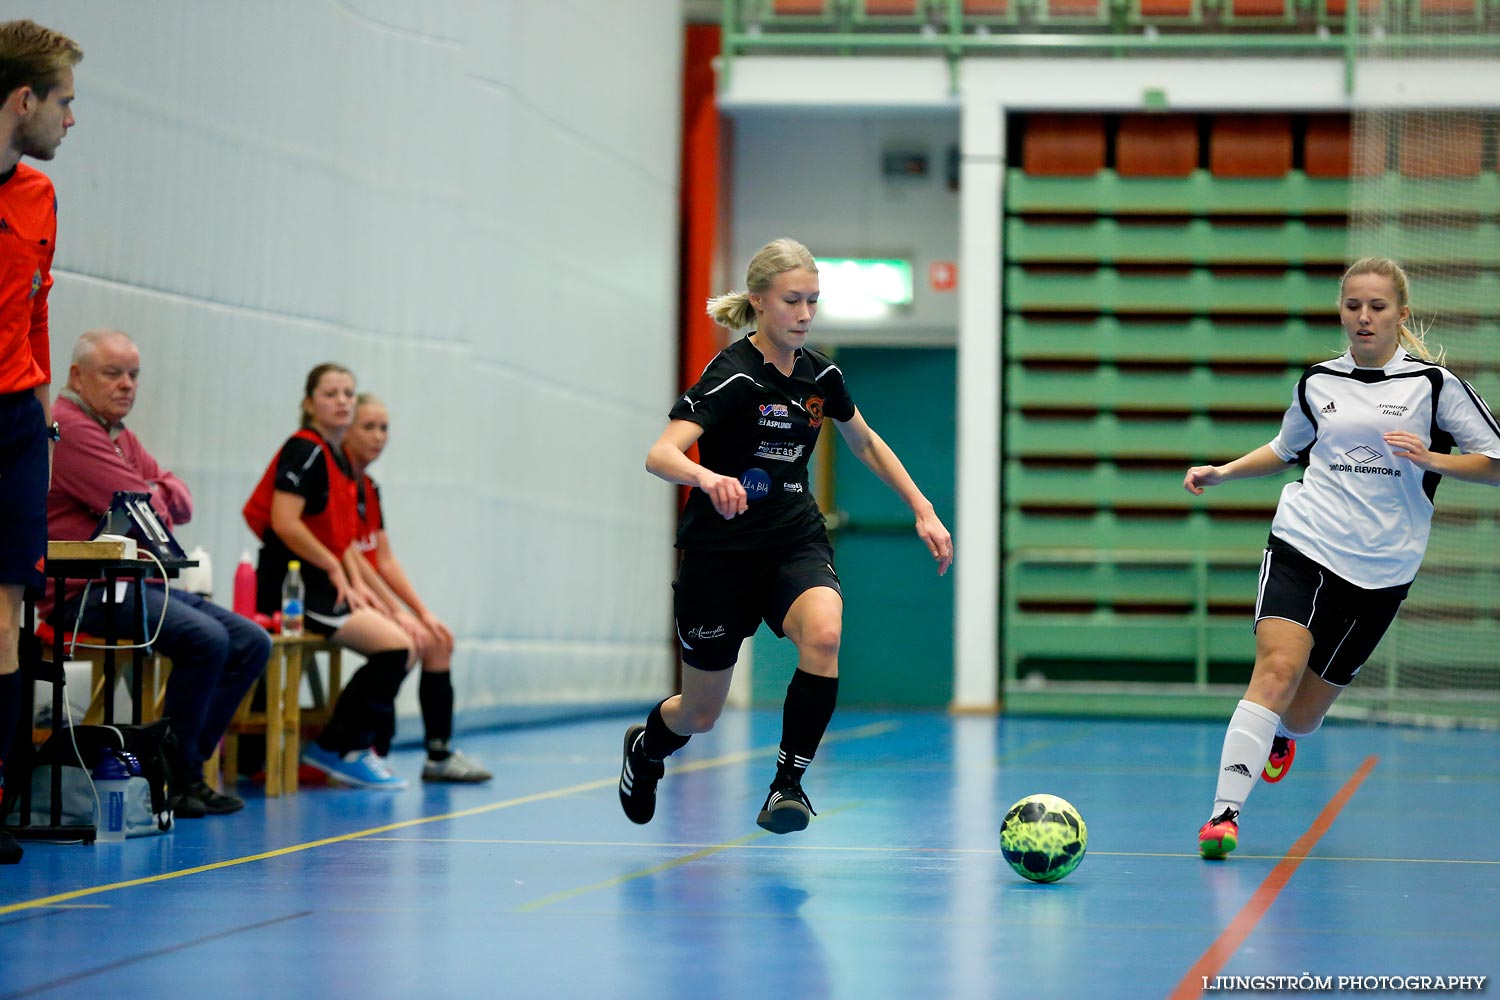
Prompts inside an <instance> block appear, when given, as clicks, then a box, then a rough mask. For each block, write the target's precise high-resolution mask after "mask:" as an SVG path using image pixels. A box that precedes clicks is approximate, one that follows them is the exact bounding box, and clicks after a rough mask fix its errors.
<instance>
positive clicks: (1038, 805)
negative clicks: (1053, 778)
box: [1000, 794, 1089, 882]
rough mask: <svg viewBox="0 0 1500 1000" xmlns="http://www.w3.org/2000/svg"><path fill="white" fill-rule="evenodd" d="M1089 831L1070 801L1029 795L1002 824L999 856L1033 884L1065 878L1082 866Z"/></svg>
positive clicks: (1048, 796)
mask: <svg viewBox="0 0 1500 1000" xmlns="http://www.w3.org/2000/svg"><path fill="white" fill-rule="evenodd" d="M1088 846H1089V828H1088V827H1087V826H1086V825H1084V822H1083V817H1082V816H1081V815H1079V813H1078V810H1077V809H1074V808H1073V805H1072V803H1070V802H1069V801H1068V800H1067V799H1061V798H1058V797H1057V796H1056V795H1046V794H1038V795H1028V796H1026V797H1025V798H1024V799H1022V800H1021V801H1020V802H1017V803H1016V804H1015V805H1013V806H1011V807H1010V810H1009V811H1008V812H1007V813H1006V814H1005V822H1003V823H1001V824H1000V853H1001V854H1003V855H1004V856H1005V863H1006V864H1008V865H1010V866H1011V867H1012V868H1014V869H1015V872H1016V874H1017V875H1019V876H1021V877H1022V878H1024V879H1030V880H1031V881H1033V882H1056V881H1057V880H1058V879H1061V878H1066V877H1067V876H1068V875H1069V874H1071V873H1072V871H1073V869H1074V868H1077V867H1078V866H1079V865H1080V864H1081V863H1082V862H1083V852H1084V851H1085V850H1086V849H1087V848H1088Z"/></svg>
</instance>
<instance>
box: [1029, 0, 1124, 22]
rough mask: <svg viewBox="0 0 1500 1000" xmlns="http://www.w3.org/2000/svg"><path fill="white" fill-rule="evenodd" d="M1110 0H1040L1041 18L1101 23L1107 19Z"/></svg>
mask: <svg viewBox="0 0 1500 1000" xmlns="http://www.w3.org/2000/svg"><path fill="white" fill-rule="evenodd" d="M1110 9H1111V4H1110V0H1042V2H1041V4H1040V10H1041V12H1042V14H1043V16H1042V20H1046V21H1077V22H1082V23H1089V24H1093V23H1099V24H1102V23H1104V22H1105V21H1108V20H1109V16H1110Z"/></svg>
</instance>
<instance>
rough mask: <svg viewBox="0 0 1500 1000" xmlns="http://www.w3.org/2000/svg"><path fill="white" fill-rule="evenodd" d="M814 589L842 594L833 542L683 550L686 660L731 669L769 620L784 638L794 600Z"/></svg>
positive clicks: (676, 592) (676, 606)
mask: <svg viewBox="0 0 1500 1000" xmlns="http://www.w3.org/2000/svg"><path fill="white" fill-rule="evenodd" d="M814 587H830V588H832V589H833V590H835V591H838V592H839V594H841V595H842V593H843V591H842V590H841V589H840V588H839V576H838V572H837V571H836V570H835V569H834V568H833V546H831V545H829V544H828V543H827V542H826V541H816V542H809V543H807V544H804V545H799V546H797V547H795V548H792V549H790V550H781V551H771V552H764V551H759V550H757V551H751V552H717V551H710V552H705V551H701V550H694V549H688V550H686V551H684V552H683V554H682V563H681V565H680V566H679V567H678V569H677V579H676V580H674V581H672V593H673V597H672V608H673V613H674V614H675V615H676V618H677V639H678V642H680V643H681V644H682V662H684V663H686V664H687V665H688V666H690V667H697V668H698V669H699V670H728V669H729V668H730V667H732V666H734V663H735V660H737V659H738V658H739V655H740V644H741V643H742V642H744V641H745V639H746V638H748V637H749V636H752V635H754V634H755V630H756V629H757V628H759V627H760V623H761V622H762V621H764V622H765V623H766V624H767V625H769V626H771V630H772V631H773V632H775V633H776V634H777V635H778V636H785V635H786V633H785V632H783V631H782V622H783V621H784V620H785V619H786V613H787V611H789V610H790V609H791V607H792V603H793V602H794V601H796V600H797V598H798V597H800V596H802V594H804V593H805V592H807V591H809V590H811V589H813V588H814Z"/></svg>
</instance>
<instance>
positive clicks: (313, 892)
mask: <svg viewBox="0 0 1500 1000" xmlns="http://www.w3.org/2000/svg"><path fill="white" fill-rule="evenodd" d="M629 721H632V720H629V719H625V718H621V719H611V720H595V721H589V722H581V723H573V724H566V725H556V726H550V727H542V728H529V729H514V730H502V731H496V732H490V733H481V734H470V735H468V736H467V737H466V738H463V739H461V740H460V741H459V742H460V744H461V745H462V747H463V748H464V750H465V751H466V752H468V753H469V754H471V755H472V756H476V757H479V758H481V759H483V760H484V761H486V762H487V763H488V764H490V765H491V766H492V768H493V769H494V770H495V771H496V772H497V774H498V777H497V778H496V780H495V781H494V782H492V783H491V784H489V785H487V786H479V787H452V786H438V787H423V786H421V785H420V783H419V782H416V781H414V782H413V787H412V788H411V789H409V790H408V791H406V792H404V793H399V794H394V795H392V794H383V793H377V792H357V791H349V790H337V789H328V788H322V789H311V790H305V791H303V792H302V793H301V794H300V795H297V796H293V797H287V798H282V799H273V800H267V799H264V798H262V797H260V796H259V794H258V792H254V791H246V790H245V789H241V791H242V792H243V793H244V794H247V795H250V796H252V797H250V799H249V805H248V807H247V808H246V809H245V811H244V812H243V813H240V814H238V815H235V816H229V817H211V818H209V819H205V820H196V821H192V820H190V821H182V822H180V823H179V826H178V830H177V831H176V832H175V833H173V834H172V835H169V836H164V837H156V838H148V839H143V840H132V841H129V842H127V843H125V844H123V845H118V846H107V847H106V846H95V847H83V846H77V845H54V844H42V843H29V844H27V845H26V857H25V858H24V859H23V860H22V862H21V863H20V864H19V865H16V866H11V867H7V868H0V1000H13V998H21V997H28V998H29V997H38V998H64V997H68V998H71V997H90V996H98V997H104V998H109V1000H137V998H140V1000H145V998H152V1000H155V998H159V997H163V996H179V997H180V996H192V997H197V996H202V997H206V998H216V1000H238V998H255V1000H267V998H274V1000H293V998H303V997H306V998H318V1000H342V998H361V1000H382V998H402V1000H408V998H427V997H434V998H443V1000H446V998H453V1000H461V998H470V997H476V998H477V997H483V998H496V1000H503V998H508V997H517V998H523V997H524V998H548V1000H550V998H573V997H579V998H584V997H586V998H590V1000H614V998H642V1000H677V998H681V1000H707V998H740V997H744V998H750V997H755V998H762V997H767V996H773V997H774V996H785V997H792V998H798V1000H802V998H806V1000H817V998H824V997H829V998H834V997H836V998H848V1000H871V998H887V997H899V998H907V997H910V998H929V997H931V998H950V997H951V998H975V1000H981V998H982V1000H995V998H1005V997H1026V998H1052V997H1068V998H1073V997H1077V998H1084V997H1090V998H1091V997H1102V998H1115V997H1123V998H1132V997H1191V996H1199V995H1200V994H1201V995H1205V996H1208V995H1213V994H1216V993H1219V992H1223V991H1222V990H1219V989H1214V988H1212V987H1214V986H1226V987H1228V986H1233V985H1234V984H1235V983H1236V980H1235V979H1234V978H1231V977H1252V976H1289V977H1296V976H1302V975H1303V974H1304V973H1306V974H1310V975H1311V976H1313V977H1330V980H1331V981H1333V982H1334V988H1333V989H1332V990H1330V991H1325V992H1324V993H1322V994H1321V995H1330V994H1332V993H1340V992H1345V991H1347V992H1354V991H1353V990H1352V989H1346V990H1339V989H1338V988H1337V982H1336V980H1337V977H1340V976H1346V977H1359V978H1360V979H1364V978H1365V977H1381V976H1385V977H1406V976H1414V977H1421V976H1428V977H1439V976H1441V977H1450V976H1487V977H1493V976H1495V975H1497V974H1500V931H1497V929H1496V928H1497V926H1500V838H1496V837H1494V836H1492V834H1493V832H1494V831H1493V830H1492V829H1491V827H1490V824H1491V823H1493V822H1495V820H1496V817H1497V815H1500V752H1497V751H1500V736H1497V735H1496V734H1494V733H1484V732H1474V731H1449V732H1443V731H1433V730H1421V729H1404V728H1386V727H1375V726H1363V725H1338V724H1335V723H1330V724H1328V725H1326V726H1325V727H1324V728H1323V730H1322V731H1321V732H1319V733H1318V734H1317V735H1316V736H1315V737H1313V738H1311V739H1309V740H1307V741H1305V742H1304V743H1303V744H1302V745H1300V746H1299V753H1298V757H1297V761H1296V764H1295V766H1294V767H1293V770H1292V773H1291V775H1290V776H1289V777H1288V779H1287V780H1286V781H1284V782H1282V783H1281V784H1279V785H1266V784H1261V785H1260V786H1259V787H1258V788H1257V789H1256V791H1255V793H1254V795H1253V796H1252V797H1251V799H1250V802H1249V804H1248V808H1247V810H1246V813H1245V816H1244V817H1243V822H1242V823H1241V840H1240V849H1239V851H1238V852H1237V853H1236V854H1235V855H1234V856H1233V857H1232V858H1231V859H1230V860H1229V861H1227V862H1223V863H1208V862H1204V861H1201V860H1199V858H1198V857H1197V854H1196V836H1195V835H1196V831H1197V828H1198V826H1199V824H1201V823H1202V822H1203V821H1204V819H1205V818H1206V813H1207V810H1208V807H1209V804H1210V802H1209V800H1210V798H1211V792H1212V786H1213V780H1214V773H1215V771H1216V770H1217V766H1218V755H1219V744H1220V740H1221V737H1222V732H1223V726H1222V724H1221V723H1198V722H1134V721H1101V720H1089V719H1042V718H1019V719H1010V718H1000V719H994V718H949V717H946V716H943V715H940V714H902V713H872V712H854V711H843V712H840V713H839V714H838V716H836V717H835V719H834V724H833V727H832V729H831V731H830V735H829V738H828V740H827V742H825V744H824V746H823V748H822V750H821V751H820V753H819V755H818V759H817V760H816V761H815V762H814V764H813V767H812V769H811V771H810V772H809V776H808V779H807V782H806V788H807V790H808V794H809V795H810V796H811V798H812V801H813V804H814V806H815V807H816V808H817V809H819V810H820V814H819V816H818V818H817V819H815V820H814V821H813V824H812V826H811V827H810V828H809V829H808V830H806V831H805V832H803V833H800V834H792V835H789V836H785V837H776V836H773V835H770V834H766V833H764V832H763V831H761V830H760V829H759V828H757V827H756V826H755V814H756V812H757V810H758V809H759V807H760V804H761V800H762V799H763V797H764V794H765V792H764V788H765V785H766V783H767V781H768V780H769V778H770V773H771V770H772V768H773V762H774V759H775V746H776V742H777V738H778V734H779V728H780V715H779V713H777V712H753V713H745V712H741V713H734V712H731V713H728V714H727V715H726V717H725V718H724V720H723V721H722V722H721V724H720V728H719V729H718V730H716V731H715V732H714V733H711V734H709V735H707V736H704V737H700V738H697V739H695V740H694V741H693V742H692V743H691V744H690V745H689V747H688V748H687V749H686V750H685V751H683V752H681V753H680V754H678V755H677V756H676V757H674V758H673V759H672V760H670V761H669V762H668V771H667V777H666V780H665V781H664V782H663V784H662V786H661V801H660V804H659V807H658V811H657V816H656V819H655V821H654V822H653V823H652V824H651V825H649V826H646V827H636V826H633V825H632V824H631V823H629V822H628V821H627V820H626V819H625V818H624V817H623V815H621V813H620V809H619V805H618V803H617V801H616V794H615V780H616V774H617V770H618V767H619V758H618V753H619V746H620V738H621V734H622V733H623V731H624V728H625V725H626V724H627V722H629ZM393 763H394V765H395V767H396V769H397V770H398V771H399V772H401V773H403V774H406V775H408V776H410V777H412V778H415V776H416V774H417V772H418V771H419V769H420V756H419V752H418V751H415V750H412V751H402V752H398V753H397V754H396V756H395V758H394V760H393ZM1037 791H1047V792H1052V793H1055V794H1058V795H1061V796H1063V797H1064V798H1067V799H1069V800H1070V801H1071V802H1073V804H1074V805H1076V806H1077V807H1078V808H1079V810H1080V811H1081V812H1082V813H1083V816H1084V818H1085V820H1086V821H1087V823H1088V827H1089V850H1088V855H1087V858H1086V859H1085V861H1084V862H1083V865H1082V866H1081V867H1080V868H1079V869H1078V870H1077V871H1076V872H1074V873H1073V875H1071V876H1070V877H1069V878H1068V879H1067V880H1065V881H1063V882H1059V883H1056V884H1053V885H1033V884H1031V883H1028V882H1025V881H1022V880H1021V879H1020V878H1018V877H1017V876H1015V875H1014V874H1013V873H1012V872H1011V871H1010V869H1009V868H1007V867H1006V865H1005V864H1004V862H1003V860H1002V859H1001V857H1000V855H999V851H998V847H997V838H996V835H997V830H998V827H999V823H1000V820H1001V818H1002V816H1003V815H1004V812H1005V809H1006V807H1007V806H1009V805H1010V803H1011V802H1013V801H1014V800H1016V799H1018V798H1020V797H1021V796H1023V795H1026V794H1028V793H1031V792H1037ZM1204 977H1207V978H1208V982H1209V985H1210V987H1211V988H1210V989H1209V990H1207V991H1206V992H1205V991H1204V988H1203V983H1204ZM1216 977H1226V978H1224V979H1218V978H1216ZM1239 982H1240V985H1249V984H1250V982H1251V981H1250V980H1242V981H1239ZM1312 982H1313V981H1312V980H1305V981H1304V984H1305V985H1311V983H1312ZM1419 983H1420V980H1411V981H1410V982H1409V983H1408V984H1407V985H1408V988H1407V989H1403V990H1392V991H1385V990H1379V989H1369V988H1365V989H1361V990H1359V991H1358V992H1359V993H1360V994H1362V995H1366V996H1381V995H1393V996H1394V995H1398V994H1399V995H1405V994H1406V993H1408V992H1414V990H1412V989H1411V988H1410V986H1411V984H1419ZM1366 985H1367V986H1368V985H1372V983H1367V984H1366ZM1497 990H1500V986H1497V985H1495V984H1494V983H1493V982H1492V980H1486V983H1485V992H1487V993H1489V994H1491V995H1494V994H1495V993H1496V991H1497ZM1238 992H1242V993H1250V992H1254V993H1255V995H1258V996H1269V995H1276V994H1275V993H1274V992H1269V991H1252V990H1239V991H1238ZM1286 995H1306V994H1305V993H1303V992H1301V991H1296V992H1288V993H1287V994H1286ZM1314 995H1319V994H1314Z"/></svg>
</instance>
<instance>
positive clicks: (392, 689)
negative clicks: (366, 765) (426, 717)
mask: <svg viewBox="0 0 1500 1000" xmlns="http://www.w3.org/2000/svg"><path fill="white" fill-rule="evenodd" d="M406 661H407V651H406V650H404V649H392V650H386V651H385V652H381V653H371V654H370V656H369V657H368V658H367V659H366V660H365V664H364V666H362V667H360V668H359V669H358V670H356V671H355V672H354V676H353V677H351V678H349V683H348V684H345V685H344V690H343V691H342V692H340V693H339V700H338V702H337V704H335V705H334V706H333V718H332V719H329V720H328V725H327V726H326V727H324V729H323V732H322V735H320V736H319V737H318V745H319V746H321V747H322V748H323V749H324V750H331V751H333V752H334V753H348V752H349V751H351V750H363V749H364V748H365V747H376V749H377V750H379V747H378V746H377V743H383V744H384V746H385V749H386V750H387V751H389V750H390V741H391V737H392V736H393V735H395V731H396V726H395V719H396V693H397V692H398V691H400V690H401V682H402V680H404V679H405V678H406Z"/></svg>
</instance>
